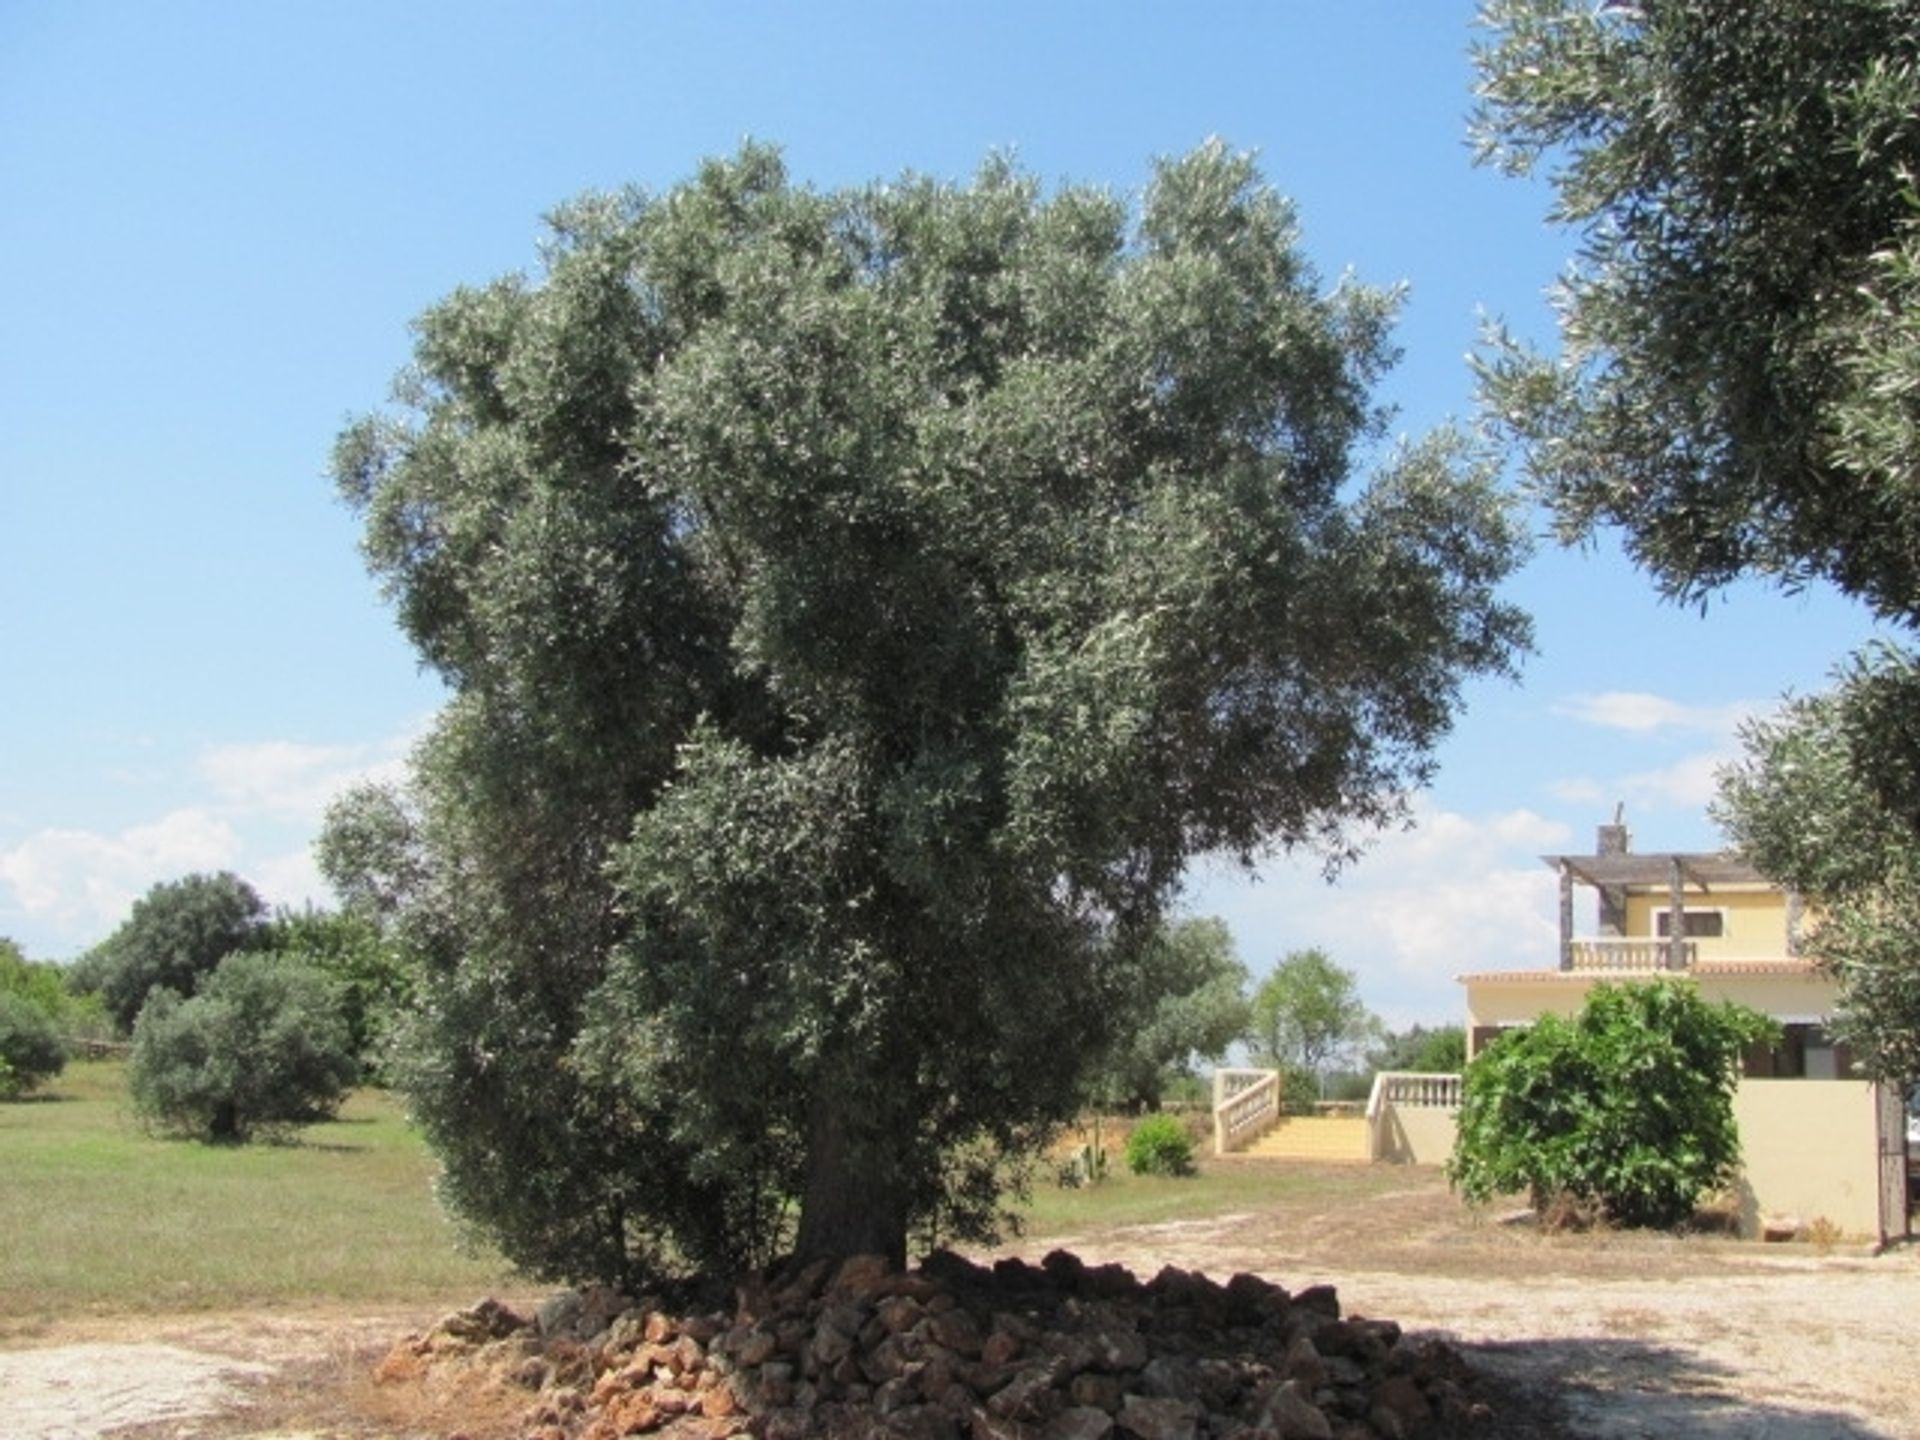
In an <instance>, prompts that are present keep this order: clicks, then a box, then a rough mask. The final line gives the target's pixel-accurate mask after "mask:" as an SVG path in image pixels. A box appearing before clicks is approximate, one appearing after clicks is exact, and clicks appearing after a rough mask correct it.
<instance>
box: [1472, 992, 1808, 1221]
mask: <svg viewBox="0 0 1920 1440" xmlns="http://www.w3.org/2000/svg"><path fill="white" fill-rule="evenodd" d="M1777 1035H1778V1027H1777V1026H1775V1025H1774V1024H1773V1022H1772V1021H1770V1020H1768V1019H1767V1018H1766V1017H1765V1016H1763V1015H1760V1014H1758V1013H1757V1012H1755V1011H1752V1010H1748V1009H1745V1008H1743V1007H1740V1006H1736V1005H1730V1004H1726V1003H1721V1004H1718V1005H1709V1004H1708V1003H1707V1002H1706V1001H1704V1000H1702V999H1701V998H1700V995H1699V992H1698V990H1697V989H1696V988H1695V987H1694V986H1693V985H1692V984H1691V983H1682V982H1679V981H1657V982H1653V983H1649V984H1622V985H1601V986H1598V987H1596V988H1595V989H1594V991H1593V992H1592V994H1591V995H1590V996H1589V997H1588V999H1587V1003H1586V1005H1585V1006H1584V1007H1582V1009H1581V1010H1580V1012H1579V1014H1577V1015H1575V1016H1574V1017H1573V1018H1572V1019H1570V1020H1563V1019H1561V1018H1559V1017H1558V1016H1554V1015H1543V1016H1541V1017H1540V1018H1539V1019H1538V1020H1536V1021H1535V1022H1534V1023H1533V1024H1532V1025H1529V1026H1527V1027H1526V1028H1525V1029H1523V1030H1511V1031H1507V1032H1506V1033H1504V1034H1502V1035H1501V1036H1500V1038H1499V1039H1497V1040H1495V1041H1494V1042H1493V1044H1492V1045H1490V1046H1488V1047H1487V1048H1486V1049H1485V1050H1483V1051H1481V1052H1480V1054H1478V1055H1476V1056H1475V1057H1474V1059H1473V1060H1472V1062H1471V1063H1470V1064H1468V1066H1467V1068H1466V1071H1465V1074H1464V1076H1463V1078H1462V1081H1461V1092H1462V1099H1461V1106H1460V1120H1459V1136H1458V1139H1457V1141H1456V1143H1455V1147H1454V1153H1453V1158H1452V1159H1451V1160H1450V1161H1449V1162H1448V1170H1447V1173H1448V1175H1449V1176H1450V1177H1451V1179H1452V1180H1453V1183H1454V1184H1455V1185H1456V1186H1457V1187H1458V1188H1459V1189H1460V1191H1461V1193H1462V1194H1464V1195H1465V1196H1466V1197H1467V1198H1468V1199H1469V1200H1471V1201H1474V1202H1475V1203H1484V1202H1485V1201H1488V1200H1491V1199H1493V1198H1494V1197H1496V1196H1500V1195H1507V1194H1513V1193H1516V1192H1525V1193H1526V1194H1527V1196H1528V1197H1529V1198H1530V1199H1531V1201H1532V1203H1533V1206H1534V1208H1535V1209H1536V1210H1537V1211H1540V1212H1542V1213H1544V1212H1546V1211H1547V1210H1548V1209H1549V1208H1550V1207H1552V1206H1554V1205H1556V1204H1557V1203H1559V1202H1561V1201H1563V1200H1570V1201H1572V1202H1574V1203H1575V1204H1577V1205H1580V1206H1584V1207H1586V1208H1588V1209H1589V1210H1594V1209H1597V1211H1598V1213H1599V1214H1601V1215H1603V1216H1604V1217H1605V1218H1606V1219H1608V1220H1611V1221H1613V1222H1615V1223H1617V1224H1621V1225H1637V1226H1672V1225H1677V1224H1679V1223H1680V1222H1681V1221H1683V1220H1686V1219H1687V1218H1689V1217H1690V1216H1691V1215H1692V1214H1693V1209H1694V1206H1695V1205H1696V1204H1697V1203H1698V1201H1699V1199H1700V1197H1701V1195H1702V1194H1704V1193H1705V1192H1707V1191H1709V1190H1712V1189H1715V1188H1717V1187H1719V1186H1723V1185H1726V1184H1728V1183H1730V1182H1731V1181H1732V1179H1733V1176H1734V1172H1735V1168H1736V1166H1737V1165H1738V1163H1739V1159H1740V1137H1739V1132H1738V1130H1737V1128H1736V1127H1735V1125H1734V1123H1733V1090H1734V1085H1735V1082H1736V1079H1737V1077H1738V1074H1739V1062H1740V1057H1741V1054H1742V1053H1743V1052H1744V1051H1745V1050H1746V1048H1747V1047H1748V1046H1750V1045H1754V1044H1758V1043H1761V1042H1762V1041H1764V1040H1766V1039H1768V1038H1769V1037H1770V1036H1772V1037H1777Z"/></svg>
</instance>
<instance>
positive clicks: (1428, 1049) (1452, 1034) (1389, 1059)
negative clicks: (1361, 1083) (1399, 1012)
mask: <svg viewBox="0 0 1920 1440" xmlns="http://www.w3.org/2000/svg"><path fill="white" fill-rule="evenodd" d="M1466 1063H1467V1032H1466V1030H1465V1029H1464V1028H1462V1027H1461V1026H1459V1025H1436V1026H1433V1027H1431V1028H1429V1027H1427V1026H1425V1025H1414V1026H1412V1027H1410V1028H1408V1029H1406V1030H1401V1031H1395V1032H1391V1033H1389V1034H1388V1035H1386V1037H1385V1038H1384V1039H1382V1040H1381V1042H1380V1044H1379V1045H1378V1046H1377V1047H1376V1048H1375V1049H1373V1050H1372V1051H1370V1052H1369V1053H1368V1055H1367V1064H1368V1067H1369V1068H1370V1069H1373V1070H1376V1071H1378V1070H1398V1071H1403V1072H1409V1073H1412V1074H1416V1075H1447V1074H1454V1073H1457V1072H1458V1071H1459V1070H1461V1069H1462V1068H1463V1067H1464V1066H1465V1065H1466Z"/></svg>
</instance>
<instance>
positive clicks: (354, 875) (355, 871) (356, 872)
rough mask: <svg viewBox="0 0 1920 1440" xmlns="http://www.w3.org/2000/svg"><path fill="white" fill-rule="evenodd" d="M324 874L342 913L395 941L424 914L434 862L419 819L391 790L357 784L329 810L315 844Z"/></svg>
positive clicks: (404, 801) (336, 800) (396, 792)
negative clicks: (402, 927)
mask: <svg viewBox="0 0 1920 1440" xmlns="http://www.w3.org/2000/svg"><path fill="white" fill-rule="evenodd" d="M313 848H314V859H315V861H316V862H317V863H318V865H319V867H320V873H321V875H322V876H324V877H325V879H326V881H327V883H328V884H329V885H330V886H332V887H333V891H334V893H335V894H336V895H338V896H339V897H340V904H341V908H342V909H343V910H344V911H345V912H346V913H347V914H348V915H352V916H354V917H356V918H358V919H360V920H362V921H364V922H366V923H368V924H371V925H373V926H374V927H375V928H376V929H378V930H379V931H380V932H381V933H382V934H387V935H389V936H390V938H397V937H394V936H392V932H393V931H394V930H395V929H396V927H397V926H398V925H399V923H400V922H401V921H402V920H403V919H405V918H406V917H407V916H409V915H416V914H418V913H419V912H420V911H421V910H422V909H423V908H424V907H423V906H422V905H421V903H420V901H421V891H422V889H423V887H424V886H425V885H426V882H427V878H428V875H429V873H430V870H429V860H428V857H427V855H426V852H425V842H424V840H423V838H422V836H421V834H420V827H419V820H418V817H417V815H416V814H415V813H414V812H413V811H412V810H411V809H410V808H409V807H408V804H407V801H406V798H405V796H404V795H403V794H402V792H401V791H399V790H398V789H396V788H395V787H393V786H391V785H375V784H367V785H357V786H354V787H353V788H351V789H349V790H347V791H346V792H345V793H344V794H342V795H340V796H338V797H337V798H336V799H335V800H334V801H333V803H332V804H331V805H329V806H328V807H327V814H326V819H325V822H324V823H323V824H322V826H321V829H320V836H319V838H318V839H317V840H316V841H315V842H314V847H313Z"/></svg>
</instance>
